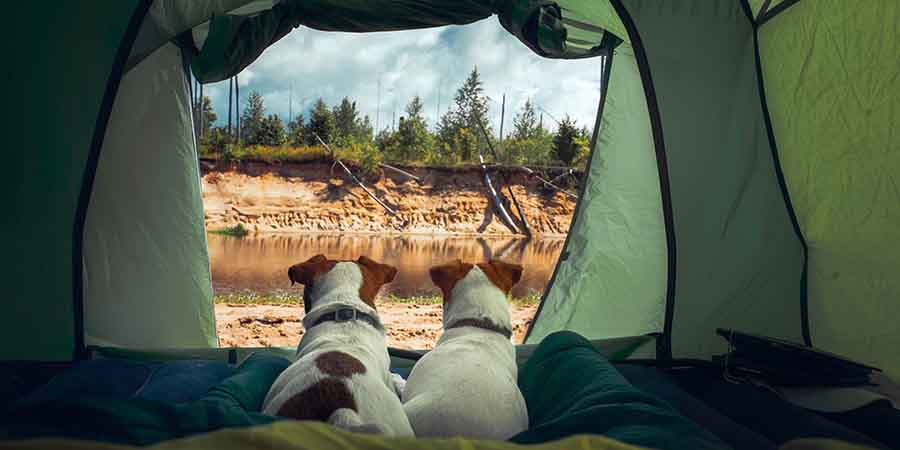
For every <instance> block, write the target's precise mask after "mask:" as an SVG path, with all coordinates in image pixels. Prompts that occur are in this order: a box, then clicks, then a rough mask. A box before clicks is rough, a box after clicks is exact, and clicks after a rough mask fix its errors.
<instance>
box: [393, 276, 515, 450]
mask: <svg viewBox="0 0 900 450" xmlns="http://www.w3.org/2000/svg"><path fill="white" fill-rule="evenodd" d="M429 274H430V275H431V280H432V281H433V282H434V284H436V285H437V286H438V287H439V288H440V289H441V291H442V293H443V297H444V304H443V310H444V314H443V315H444V333H443V334H442V335H441V337H440V339H438V341H437V344H436V345H435V347H434V349H433V350H431V351H430V352H428V353H427V354H425V355H424V356H423V357H422V358H421V359H420V360H419V361H418V362H417V363H416V364H415V366H414V367H413V369H412V372H411V373H410V374H409V377H408V378H407V379H406V386H405V388H404V390H403V393H402V399H403V408H404V409H405V410H406V414H407V416H408V417H409V421H410V423H411V424H412V427H413V431H415V433H416V436H418V437H453V436H463V437H470V438H485V439H501V440H505V439H508V438H510V437H512V436H514V435H515V434H517V433H519V432H521V431H524V430H526V429H528V410H527V408H526V406H525V399H524V398H523V397H522V393H521V392H520V391H519V387H518V386H517V384H516V380H517V376H518V367H517V366H516V353H515V348H514V347H513V344H512V342H511V341H510V337H511V335H512V322H511V320H510V315H509V305H508V304H507V296H508V295H509V291H510V290H511V289H512V287H513V286H514V285H515V284H516V283H518V282H519V279H520V278H521V276H522V267H521V266H518V265H514V264H508V263H505V262H502V261H497V260H492V261H490V262H487V263H482V264H468V263H463V262H462V261H459V260H456V261H454V262H451V263H449V264H444V265H441V266H437V267H432V268H431V270H430V271H429Z"/></svg>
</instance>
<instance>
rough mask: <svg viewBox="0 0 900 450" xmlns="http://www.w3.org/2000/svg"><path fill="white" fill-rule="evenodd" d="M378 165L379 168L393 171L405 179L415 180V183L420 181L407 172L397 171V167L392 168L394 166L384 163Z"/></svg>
mask: <svg viewBox="0 0 900 450" xmlns="http://www.w3.org/2000/svg"><path fill="white" fill-rule="evenodd" d="M380 165H381V167H384V168H385V169H390V170H393V171H394V172H397V173H399V174H402V175H406V176H407V177H409V178H412V179H413V180H416V181H422V180H421V179H420V178H419V177H417V176H415V175H413V174H411V173H409V172H407V171H405V170H402V169H399V168H397V167H394V166H391V165H388V164H385V163H381V164H380Z"/></svg>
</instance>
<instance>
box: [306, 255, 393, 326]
mask: <svg viewBox="0 0 900 450" xmlns="http://www.w3.org/2000/svg"><path fill="white" fill-rule="evenodd" d="M338 264H347V265H348V266H342V269H344V270H357V271H358V275H359V279H360V280H361V281H360V283H359V284H360V285H359V298H360V300H362V301H363V302H364V303H366V304H367V305H369V306H371V307H372V308H373V309H374V308H375V296H376V295H377V294H378V290H379V289H381V287H382V286H384V285H385V284H387V283H390V282H391V281H394V277H395V276H397V269H396V268H394V267H392V266H389V265H387V264H381V263H379V262H376V261H373V260H371V259H369V258H367V257H365V256H360V257H359V259H357V260H356V261H337V260H332V259H328V258H326V257H325V255H316V256H313V257H312V258H310V259H308V260H306V261H304V262H302V263H300V264H295V265H293V266H291V267H290V268H289V269H288V278H290V280H291V286H293V285H294V283H300V284H302V285H303V286H304V291H303V308H304V309H305V310H306V312H309V311H310V310H311V309H312V307H313V303H314V302H315V300H316V299H315V298H313V297H314V296H313V295H312V293H313V292H314V290H315V286H317V285H319V284H320V283H324V282H326V281H329V275H332V272H333V271H334V272H338V271H335V270H334V269H335V268H336V267H337V266H338ZM333 276H335V277H340V276H345V275H343V274H334V275H333ZM334 281H335V282H339V281H340V280H334Z"/></svg>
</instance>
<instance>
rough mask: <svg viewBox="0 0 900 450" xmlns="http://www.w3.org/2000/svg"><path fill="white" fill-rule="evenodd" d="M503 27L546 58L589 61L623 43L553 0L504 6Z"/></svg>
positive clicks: (516, 0) (517, 0) (525, 0)
mask: <svg viewBox="0 0 900 450" xmlns="http://www.w3.org/2000/svg"><path fill="white" fill-rule="evenodd" d="M498 15H499V17H500V23H501V24H502V25H503V27H504V28H506V30H507V31H509V32H510V33H512V34H513V35H515V36H516V37H517V38H519V40H520V41H522V43H524V44H525V45H526V46H528V48H530V49H531V50H532V51H534V52H535V53H537V54H538V55H541V56H544V57H546V58H563V59H575V58H589V57H593V56H600V55H603V54H607V53H608V52H609V50H611V49H612V48H613V47H615V46H616V45H618V42H621V39H618V38H615V36H614V35H613V34H610V33H607V32H606V31H605V30H604V28H603V27H602V26H601V25H600V24H598V23H596V22H600V23H603V22H604V21H596V20H587V21H586V20H585V19H583V18H581V17H574V16H576V15H577V13H575V12H574V11H572V10H570V9H568V8H563V7H562V6H560V4H559V3H557V2H554V1H551V0H514V1H506V2H503V3H502V6H500V9H499V12H498Z"/></svg>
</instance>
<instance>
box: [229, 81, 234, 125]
mask: <svg viewBox="0 0 900 450" xmlns="http://www.w3.org/2000/svg"><path fill="white" fill-rule="evenodd" d="M233 98H234V77H231V78H229V79H228V137H231V108H232V105H234V100H233Z"/></svg>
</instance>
